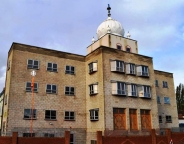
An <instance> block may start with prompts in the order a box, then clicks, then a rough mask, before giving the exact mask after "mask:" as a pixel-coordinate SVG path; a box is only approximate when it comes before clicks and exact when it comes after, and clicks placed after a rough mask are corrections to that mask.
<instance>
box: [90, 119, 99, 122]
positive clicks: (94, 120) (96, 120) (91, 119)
mask: <svg viewBox="0 0 184 144" xmlns="http://www.w3.org/2000/svg"><path fill="white" fill-rule="evenodd" d="M90 121H94V122H95V121H98V119H97V120H96V119H95V120H93V119H90Z"/></svg>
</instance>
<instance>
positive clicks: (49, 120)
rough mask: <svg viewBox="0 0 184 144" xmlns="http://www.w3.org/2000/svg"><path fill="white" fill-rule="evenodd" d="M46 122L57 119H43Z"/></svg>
mask: <svg viewBox="0 0 184 144" xmlns="http://www.w3.org/2000/svg"><path fill="white" fill-rule="evenodd" d="M44 120H46V121H57V119H44Z"/></svg>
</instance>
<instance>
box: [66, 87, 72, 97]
mask: <svg viewBox="0 0 184 144" xmlns="http://www.w3.org/2000/svg"><path fill="white" fill-rule="evenodd" d="M65 95H74V87H65Z"/></svg>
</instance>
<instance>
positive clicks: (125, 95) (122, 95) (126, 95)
mask: <svg viewBox="0 0 184 144" xmlns="http://www.w3.org/2000/svg"><path fill="white" fill-rule="evenodd" d="M112 95H113V96H125V97H126V96H127V95H126V94H112Z"/></svg>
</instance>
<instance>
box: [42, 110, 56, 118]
mask: <svg viewBox="0 0 184 144" xmlns="http://www.w3.org/2000/svg"><path fill="white" fill-rule="evenodd" d="M46 112H49V113H50V114H49V116H48V115H46ZM52 112H55V116H52ZM52 117H54V118H52ZM45 120H57V112H56V110H45Z"/></svg>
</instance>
